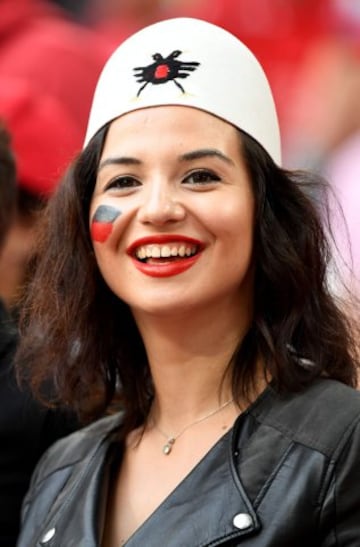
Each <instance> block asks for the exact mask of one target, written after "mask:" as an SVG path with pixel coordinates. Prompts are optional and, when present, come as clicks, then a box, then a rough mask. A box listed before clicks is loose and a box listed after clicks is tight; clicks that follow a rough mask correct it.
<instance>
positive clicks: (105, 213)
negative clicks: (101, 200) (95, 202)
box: [90, 205, 121, 243]
mask: <svg viewBox="0 0 360 547" xmlns="http://www.w3.org/2000/svg"><path fill="white" fill-rule="evenodd" d="M119 215H121V211H120V209H117V208H116V207H112V206H111V205H100V206H99V207H98V208H97V209H96V211H95V214H94V216H93V218H92V221H91V229H90V232H91V237H92V239H93V241H98V242H99V243H104V241H106V240H107V238H108V237H109V235H110V234H111V232H112V228H113V224H114V222H115V220H116V219H117V218H118V216H119Z"/></svg>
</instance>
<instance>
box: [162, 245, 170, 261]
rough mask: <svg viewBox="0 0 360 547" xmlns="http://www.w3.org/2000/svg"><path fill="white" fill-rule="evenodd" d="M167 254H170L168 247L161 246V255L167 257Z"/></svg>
mask: <svg viewBox="0 0 360 547" xmlns="http://www.w3.org/2000/svg"><path fill="white" fill-rule="evenodd" d="M168 256H171V249H170V247H166V246H165V247H161V257H164V258H167V257H168Z"/></svg>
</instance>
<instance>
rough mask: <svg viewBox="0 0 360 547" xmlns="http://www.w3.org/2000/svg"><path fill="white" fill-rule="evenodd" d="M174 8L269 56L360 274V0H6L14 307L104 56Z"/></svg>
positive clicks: (280, 98) (2, 277) (280, 100)
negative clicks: (337, 209)
mask: <svg viewBox="0 0 360 547" xmlns="http://www.w3.org/2000/svg"><path fill="white" fill-rule="evenodd" d="M172 16H195V17H200V18H204V19H207V20H209V21H211V22H214V23H216V24H218V25H220V26H223V27H224V28H226V29H228V30H230V31H231V32H232V33H234V34H235V35H237V36H238V37H239V38H240V39H241V40H243V41H244V42H245V43H246V44H247V45H248V46H249V47H250V49H252V50H253V52H254V53H255V54H256V56H257V57H258V58H259V60H260V62H261V63H262V65H263V67H264V69H265V71H266V73H267V75H268V78H269V80H270V84H271V86H272V89H273V91H274V96H275V101H276V104H277V108H278V112H279V117H280V125H281V130H282V134H283V156H284V166H285V167H288V168H295V167H296V168H311V169H315V170H317V171H318V172H320V173H321V174H324V175H325V176H326V177H327V178H328V179H329V180H330V182H331V184H332V187H333V188H334V190H335V191H336V193H337V195H338V197H339V200H340V204H341V206H342V210H343V213H344V216H345V218H346V221H347V226H348V227H347V229H345V228H344V227H343V225H342V223H341V220H340V221H339V223H338V224H336V223H335V224H334V226H335V228H336V232H337V233H336V237H337V241H338V244H339V247H341V250H342V252H343V254H344V260H345V261H347V262H349V261H352V263H353V266H354V269H355V272H358V273H360V221H359V215H358V214H357V213H358V209H359V205H358V204H359V201H360V189H359V184H360V0H76V1H74V0H16V2H14V1H13V0H0V120H2V121H3V122H4V123H5V124H6V126H7V128H8V130H9V132H10V135H11V146H12V149H13V152H14V155H15V159H16V165H17V181H18V197H17V209H16V211H15V214H14V218H13V223H12V227H11V229H10V231H9V234H8V237H7V240H6V242H5V246H4V248H3V250H2V252H1V255H0V295H1V297H2V299H3V300H4V301H5V302H6V304H7V305H8V306H9V307H11V306H12V304H13V302H14V299H15V296H16V293H17V290H18V288H19V286H20V285H21V283H22V279H23V276H24V271H25V269H24V268H25V265H26V263H27V261H28V260H29V257H30V256H31V247H32V242H33V237H34V228H35V226H36V216H37V212H38V211H39V209H41V207H42V206H43V204H44V203H45V202H46V200H47V199H48V196H49V195H51V193H52V192H53V191H54V190H55V188H56V185H57V182H58V181H59V179H60V177H61V175H62V173H63V172H64V169H65V167H66V165H67V164H68V162H69V161H70V160H71V158H72V157H74V155H75V154H76V153H77V152H78V151H79V149H80V148H81V146H82V141H83V138H84V132H85V125H86V119H87V114H88V111H89V108H90V102H91V97H92V93H93V90H94V86H95V82H96V80H97V77H98V75H99V72H100V70H101V67H102V65H103V63H104V61H105V59H106V58H107V57H108V55H109V54H110V53H111V51H112V50H113V49H114V48H115V47H116V46H117V45H118V44H119V43H120V42H121V41H122V40H124V39H125V38H126V37H127V36H128V35H129V34H131V33H132V32H134V31H135V30H137V29H138V28H141V27H143V26H144V25H146V24H149V23H151V22H154V21H156V20H160V19H163V18H168V17H172ZM340 216H341V215H340ZM348 236H349V239H350V242H351V247H352V250H351V254H350V250H349V245H348V243H347V242H348Z"/></svg>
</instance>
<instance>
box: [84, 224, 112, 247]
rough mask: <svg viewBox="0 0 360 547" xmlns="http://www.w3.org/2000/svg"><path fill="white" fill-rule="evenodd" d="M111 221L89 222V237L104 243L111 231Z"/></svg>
mask: <svg viewBox="0 0 360 547" xmlns="http://www.w3.org/2000/svg"><path fill="white" fill-rule="evenodd" d="M112 228H113V225H112V222H93V223H92V224H91V230H90V232H91V237H92V239H93V240H94V241H98V242H99V243H104V241H106V240H107V238H108V237H109V235H110V234H111V232H112Z"/></svg>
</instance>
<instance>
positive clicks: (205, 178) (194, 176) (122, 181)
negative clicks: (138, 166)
mask: <svg viewBox="0 0 360 547" xmlns="http://www.w3.org/2000/svg"><path fill="white" fill-rule="evenodd" d="M143 178H144V180H142V179H141V180H140V179H138V178H136V177H134V176H130V175H121V176H117V177H114V178H113V179H112V180H110V181H109V182H108V183H106V184H105V185H104V191H105V192H106V191H108V190H118V191H120V192H122V193H127V192H131V191H132V190H136V189H137V188H138V187H140V186H143V185H144V184H146V183H147V182H149V181H151V177H149V178H148V179H147V178H146V176H145V177H143ZM174 180H176V179H174ZM178 180H180V183H181V184H183V185H187V186H194V187H202V188H204V187H206V186H211V185H214V184H216V183H217V182H219V181H221V177H220V176H219V175H217V174H216V173H215V172H214V171H210V170H208V169H198V170H196V171H191V172H190V173H187V174H186V175H185V176H182V177H181V178H180V179H178Z"/></svg>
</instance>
